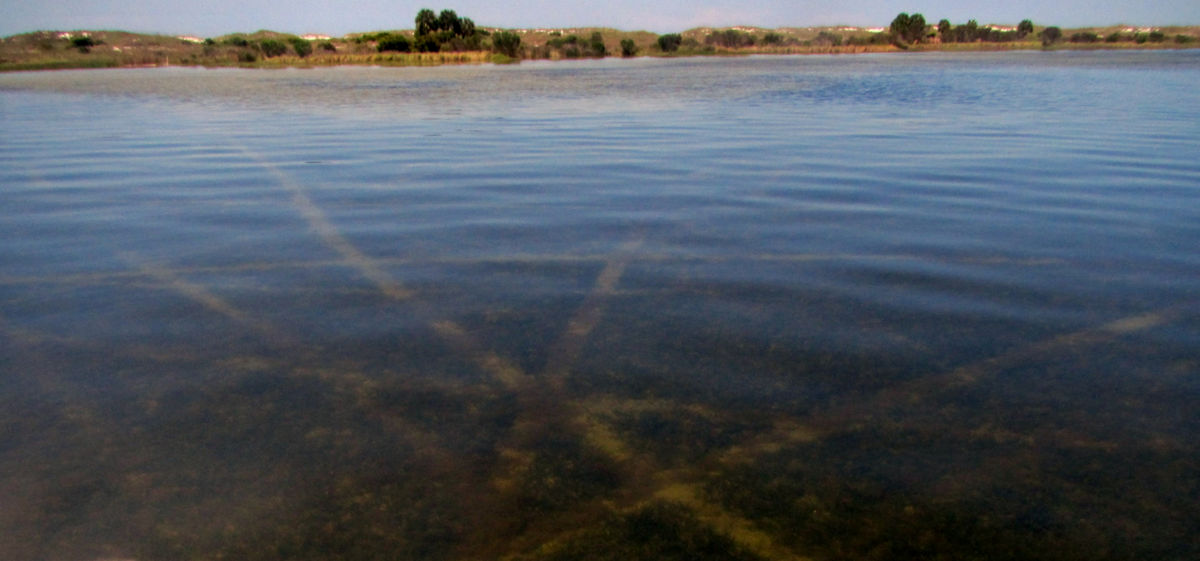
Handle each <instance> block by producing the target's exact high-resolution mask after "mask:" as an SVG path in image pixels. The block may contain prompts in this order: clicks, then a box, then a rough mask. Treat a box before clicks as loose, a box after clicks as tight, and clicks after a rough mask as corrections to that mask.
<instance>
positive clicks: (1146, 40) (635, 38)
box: [0, 14, 1200, 71]
mask: <svg viewBox="0 0 1200 561" xmlns="http://www.w3.org/2000/svg"><path fill="white" fill-rule="evenodd" d="M902 15H903V14H902ZM464 21H467V22H469V21H470V20H464ZM921 23H922V26H923V27H924V28H925V29H927V31H926V32H925V33H926V35H925V37H922V39H921V40H919V41H913V42H911V43H909V42H905V41H897V40H896V35H895V34H894V33H889V31H890V30H889V28H882V27H881V28H862V27H811V28H778V29H765V28H755V27H726V28H710V27H704V28H696V29H690V30H688V31H685V32H682V33H679V34H666V35H659V34H655V33H652V32H647V31H620V30H615V29H609V28H590V27H582V28H561V29H496V28H480V29H479V30H478V32H477V35H476V37H478V36H482V37H486V39H485V40H479V39H478V38H475V40H474V41H470V40H468V41H463V40H461V39H457V38H453V37H452V38H451V39H453V41H447V42H445V43H441V44H439V45H435V49H434V50H429V49H426V50H425V51H424V52H422V51H421V50H419V49H418V48H417V47H421V46H422V45H421V44H420V41H421V40H422V39H423V36H422V35H420V34H419V33H417V31H416V30H395V31H380V32H370V33H352V34H348V35H345V36H342V37H330V36H324V35H304V36H296V35H291V34H286V33H278V32H273V31H266V30H263V31H257V32H254V33H233V34H228V35H223V36H219V37H211V38H202V37H193V36H169V35H154V34H142V33H129V32H124V31H83V30H72V31H36V32H31V33H23V34H19V35H13V36H9V37H4V38H2V39H0V71H28V70H58V69H80V68H129V67H148V66H201V67H245V68H284V67H299V68H303V67H317V66H342V65H368V66H435V65H446V64H488V63H513V62H519V61H521V60H567V59H588V58H608V57H626V58H630V57H645V56H649V57H686V56H743V55H756V54H782V55H797V54H858V53H882V52H905V51H910V52H931V51H932V52H937V51H949V52H971V51H1010V50H1100V49H1179V48H1198V47H1200V26H1159V27H1135V26H1125V25H1115V26H1109V27H1093V28H1079V29H1059V28H1056V27H1055V28H1052V29H1053V30H1055V31H1053V34H1055V35H1056V37H1055V39H1054V40H1053V41H1048V40H1046V36H1045V34H1044V33H1043V32H1044V31H1045V30H1047V29H1051V28H1048V27H1039V28H1037V29H1035V30H1034V32H1031V33H1028V34H1021V36H1020V37H1019V38H1014V37H1007V36H1006V35H1005V34H1009V35H1011V34H1013V33H1015V31H1014V30H1015V29H1016V27H1014V26H999V25H984V26H978V27H977V28H975V27H972V28H971V29H972V30H973V31H972V32H973V33H975V34H976V35H974V36H971V40H967V41H956V42H950V41H943V40H941V36H940V35H939V33H938V29H937V27H935V26H932V25H929V26H925V24H924V20H921ZM1023 23H1024V22H1023ZM970 24H971V25H974V21H972V22H970ZM471 25H473V24H471ZM893 26H895V23H893ZM960 27H962V26H960ZM472 31H473V33H476V32H475V31H474V29H472ZM942 31H943V32H944V31H946V30H945V29H943V30H942ZM988 34H991V37H993V38H994V37H1001V38H1002V39H1003V40H988V36H989V35H988ZM942 35H944V33H943V34H942ZM976 36H978V37H981V38H976ZM947 37H952V36H947ZM502 40H504V41H507V43H505V44H503V45H502V43H501V41H502ZM498 46H503V47H504V48H498ZM401 47H403V48H401ZM438 47H440V48H438Z"/></svg>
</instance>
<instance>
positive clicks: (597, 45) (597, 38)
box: [591, 31, 608, 58]
mask: <svg viewBox="0 0 1200 561" xmlns="http://www.w3.org/2000/svg"><path fill="white" fill-rule="evenodd" d="M591 46H592V56H596V57H600V58H604V56H605V55H607V54H608V48H607V47H605V46H604V36H603V35H601V34H600V32H599V31H596V32H594V33H592V45H591Z"/></svg>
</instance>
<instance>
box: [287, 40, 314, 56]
mask: <svg viewBox="0 0 1200 561" xmlns="http://www.w3.org/2000/svg"><path fill="white" fill-rule="evenodd" d="M288 42H290V43H291V44H292V50H293V51H296V56H298V57H300V58H304V57H306V56H308V55H310V54H312V43H309V42H308V41H307V40H304V39H301V38H299V37H292V38H291V39H289V40H288Z"/></svg>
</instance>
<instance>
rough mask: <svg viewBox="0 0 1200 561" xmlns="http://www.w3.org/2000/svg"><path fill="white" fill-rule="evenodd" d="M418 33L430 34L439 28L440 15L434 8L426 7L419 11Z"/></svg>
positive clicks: (419, 34)
mask: <svg viewBox="0 0 1200 561" xmlns="http://www.w3.org/2000/svg"><path fill="white" fill-rule="evenodd" d="M416 24H417V30H416V31H417V35H418V36H421V35H429V34H430V33H433V32H434V31H437V29H438V17H437V14H435V13H433V10H430V9H429V8H424V9H422V10H421V11H419V12H417V20H416Z"/></svg>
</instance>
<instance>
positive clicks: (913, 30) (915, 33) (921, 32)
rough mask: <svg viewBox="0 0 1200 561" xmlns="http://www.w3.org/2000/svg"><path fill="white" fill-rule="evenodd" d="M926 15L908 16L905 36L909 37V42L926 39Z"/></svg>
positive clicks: (918, 41)
mask: <svg viewBox="0 0 1200 561" xmlns="http://www.w3.org/2000/svg"><path fill="white" fill-rule="evenodd" d="M925 27H926V25H925V16H923V15H921V14H913V15H911V16H908V29H907V30H906V31H905V35H904V38H905V39H908V42H909V43H920V42H921V41H924V40H925Z"/></svg>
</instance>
